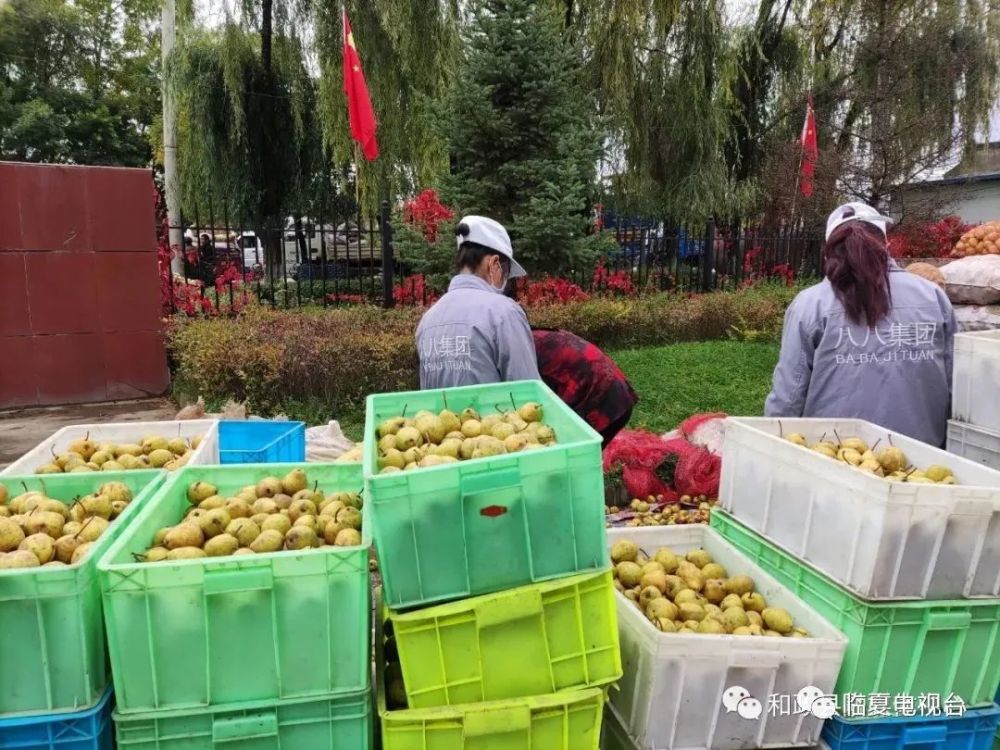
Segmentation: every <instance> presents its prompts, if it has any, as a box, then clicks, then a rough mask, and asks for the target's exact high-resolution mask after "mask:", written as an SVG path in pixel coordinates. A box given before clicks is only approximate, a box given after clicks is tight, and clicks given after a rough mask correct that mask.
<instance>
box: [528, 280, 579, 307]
mask: <svg viewBox="0 0 1000 750" xmlns="http://www.w3.org/2000/svg"><path fill="white" fill-rule="evenodd" d="M517 298H518V300H519V301H520V302H522V303H523V304H525V305H558V304H562V303H565V302H583V301H584V300H588V299H590V295H589V294H587V293H586V292H585V291H583V289H581V288H580V287H579V286H578V285H577V284H574V283H573V282H572V281H569V280H568V279H564V278H561V277H557V276H543V277H542V278H541V279H539V280H538V281H532V280H529V279H519V280H518V281H517Z"/></svg>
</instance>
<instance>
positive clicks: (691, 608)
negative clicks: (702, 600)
mask: <svg viewBox="0 0 1000 750" xmlns="http://www.w3.org/2000/svg"><path fill="white" fill-rule="evenodd" d="M707 616H708V613H707V612H705V609H704V607H702V606H701V605H700V604H698V603H696V602H683V603H682V604H680V605H678V614H677V617H678V619H680V620H683V621H684V622H687V621H689V620H694V621H695V622H701V621H702V620H704V619H705V618H706V617H707Z"/></svg>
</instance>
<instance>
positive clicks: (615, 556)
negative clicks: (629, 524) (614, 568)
mask: <svg viewBox="0 0 1000 750" xmlns="http://www.w3.org/2000/svg"><path fill="white" fill-rule="evenodd" d="M638 556H639V545H637V544H636V543H635V542H633V541H631V540H629V539H622V540H620V541H617V542H615V543H614V544H613V545H611V561H612V562H614V563H615V564H617V563H620V562H622V561H623V560H628V561H629V562H635V559H636V558H637V557H638Z"/></svg>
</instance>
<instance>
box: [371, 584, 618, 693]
mask: <svg viewBox="0 0 1000 750" xmlns="http://www.w3.org/2000/svg"><path fill="white" fill-rule="evenodd" d="M389 619H390V620H391V622H392V628H393V633H394V635H395V637H396V645H397V648H398V649H399V658H400V666H401V667H402V670H403V681H404V683H405V684H406V696H407V701H408V704H409V706H410V708H429V707H433V706H452V705H456V704H460V703H479V702H482V701H495V700H504V699H506V698H523V697H528V696H533V695H546V694H548V693H554V692H557V691H560V690H569V689H581V688H587V687H598V686H602V685H608V684H610V683H612V682H615V681H616V680H618V678H620V677H621V675H622V665H621V654H620V652H619V648H618V617H617V613H616V609H615V600H614V587H613V585H612V577H611V572H610V571H605V572H601V573H588V574H584V575H578V576H572V577H569V578H561V579H558V580H555V581H545V582H543V583H536V584H532V585H530V586H523V587H521V588H517V589H511V590H509V591H502V592H499V593H495V594H486V595H484V596H478V597H475V598H473V599H465V600H463V601H459V602H452V603H450V604H440V605H437V606H434V607H428V608H427V609H421V610H418V611H416V612H408V613H405V614H390V615H389Z"/></svg>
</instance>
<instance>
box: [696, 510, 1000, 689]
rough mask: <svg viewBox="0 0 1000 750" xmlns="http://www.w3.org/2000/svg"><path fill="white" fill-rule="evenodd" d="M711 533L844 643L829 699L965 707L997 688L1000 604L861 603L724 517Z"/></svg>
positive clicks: (716, 515) (719, 515) (715, 514)
mask: <svg viewBox="0 0 1000 750" xmlns="http://www.w3.org/2000/svg"><path fill="white" fill-rule="evenodd" d="M711 524H712V527H713V528H715V529H716V530H717V531H719V533H721V534H722V535H723V536H724V537H725V538H726V539H727V540H728V541H729V542H731V543H732V544H733V545H734V546H735V547H736V548H737V549H739V550H740V551H742V552H743V553H744V554H746V555H747V556H749V557H750V558H751V559H752V560H753V561H754V562H756V563H758V564H759V565H761V566H762V567H764V568H766V569H767V570H768V571H770V573H771V574H772V575H773V576H774V577H775V578H777V579H778V580H779V581H780V582H781V583H783V584H785V585H786V586H788V587H789V588H790V589H791V590H792V591H794V592H795V593H796V594H797V595H798V596H799V597H800V598H801V599H802V600H803V601H804V602H805V603H806V604H808V605H809V606H811V607H812V608H813V609H815V610H816V611H817V612H819V613H820V614H821V615H822V616H823V617H825V618H826V619H827V620H829V621H830V622H831V623H832V624H833V625H834V626H835V627H837V628H839V629H840V630H841V631H842V632H843V633H844V635H846V636H847V639H848V644H847V651H846V652H845V653H844V664H843V667H841V670H840V677H839V678H838V680H837V687H836V692H837V693H838V694H839V695H843V694H845V693H863V694H865V695H869V694H871V693H888V694H889V695H890V696H892V695H900V694H909V695H919V694H921V693H934V694H938V695H941V696H942V700H943V699H944V698H946V697H948V696H949V695H950V694H951V693H954V694H955V695H957V696H959V697H960V698H961V699H962V700H964V701H965V703H966V705H968V706H970V707H976V706H986V705H990V704H991V703H992V702H993V697H994V694H995V693H996V692H997V686H998V684H1000V599H952V600H937V599H935V600H928V601H906V602H867V601H865V600H864V599H861V598H859V597H857V596H855V595H854V594H852V593H851V592H850V591H848V590H847V589H846V588H844V587H843V586H840V585H839V584H837V583H834V582H833V581H832V580H831V579H830V578H828V577H826V576H825V575H823V574H822V573H820V572H818V571H816V570H814V569H813V568H811V567H809V566H808V565H807V564H805V563H803V562H801V561H800V560H798V559H796V558H795V557H793V556H792V555H790V554H789V553H787V552H785V551H784V550H781V549H779V548H778V547H776V546H775V545H773V544H771V543H770V542H768V541H767V540H766V539H764V538H763V537H762V536H760V535H759V534H757V533H756V532H754V531H752V530H751V529H749V528H748V527H746V526H744V525H743V524H741V523H739V522H738V521H736V520H735V519H734V518H733V517H732V516H731V515H729V514H728V513H725V512H723V511H720V510H718V509H716V508H713V509H712V517H711Z"/></svg>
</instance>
